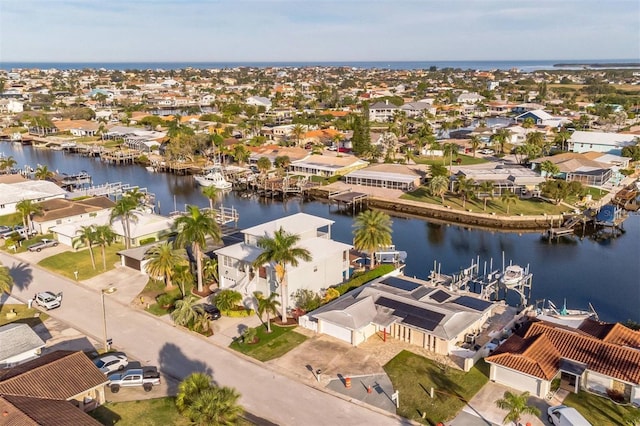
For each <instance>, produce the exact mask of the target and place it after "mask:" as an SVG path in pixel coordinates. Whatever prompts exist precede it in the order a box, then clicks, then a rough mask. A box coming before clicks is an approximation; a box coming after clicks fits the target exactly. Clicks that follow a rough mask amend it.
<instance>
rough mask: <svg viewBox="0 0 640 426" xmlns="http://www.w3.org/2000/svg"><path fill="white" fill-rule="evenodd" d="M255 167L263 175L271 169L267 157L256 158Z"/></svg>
mask: <svg viewBox="0 0 640 426" xmlns="http://www.w3.org/2000/svg"><path fill="white" fill-rule="evenodd" d="M256 166H257V167H258V170H260V173H261V174H265V173H267V172H268V171H269V169H270V168H271V160H269V159H268V158H267V157H260V158H258V162H257V163H256Z"/></svg>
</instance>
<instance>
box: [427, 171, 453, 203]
mask: <svg viewBox="0 0 640 426" xmlns="http://www.w3.org/2000/svg"><path fill="white" fill-rule="evenodd" d="M448 190H449V178H447V177H446V176H435V177H433V178H432V179H431V181H430V182H429V193H431V195H433V196H434V197H440V199H441V200H442V205H444V194H446V193H447V191H448Z"/></svg>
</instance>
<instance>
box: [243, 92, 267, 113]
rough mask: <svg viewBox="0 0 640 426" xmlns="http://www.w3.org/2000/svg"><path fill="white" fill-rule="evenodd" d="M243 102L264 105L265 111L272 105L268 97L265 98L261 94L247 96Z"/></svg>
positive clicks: (258, 105)
mask: <svg viewBox="0 0 640 426" xmlns="http://www.w3.org/2000/svg"><path fill="white" fill-rule="evenodd" d="M245 103H246V104H247V105H253V106H257V107H264V108H265V110H266V111H269V110H270V109H271V105H272V103H271V100H270V99H269V98H265V97H262V96H250V97H249V98H247V100H246V102H245Z"/></svg>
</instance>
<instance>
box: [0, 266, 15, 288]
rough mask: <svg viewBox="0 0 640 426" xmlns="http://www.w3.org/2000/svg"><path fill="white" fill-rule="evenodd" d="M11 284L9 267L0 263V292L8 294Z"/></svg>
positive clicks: (11, 278)
mask: <svg viewBox="0 0 640 426" xmlns="http://www.w3.org/2000/svg"><path fill="white" fill-rule="evenodd" d="M13 284H14V282H13V277H12V276H11V273H9V268H7V267H6V266H3V265H2V264H1V263H0V292H2V293H6V294H10V293H11V287H13Z"/></svg>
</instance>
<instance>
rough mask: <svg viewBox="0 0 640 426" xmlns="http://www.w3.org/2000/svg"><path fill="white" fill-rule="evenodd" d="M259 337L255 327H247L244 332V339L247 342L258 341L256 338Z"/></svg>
mask: <svg viewBox="0 0 640 426" xmlns="http://www.w3.org/2000/svg"><path fill="white" fill-rule="evenodd" d="M257 337H258V332H257V331H256V329H255V328H247V329H246V330H245V331H244V332H243V333H242V341H243V342H244V343H246V344H249V345H250V344H251V343H255V342H256V338H257Z"/></svg>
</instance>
